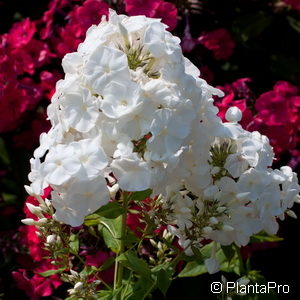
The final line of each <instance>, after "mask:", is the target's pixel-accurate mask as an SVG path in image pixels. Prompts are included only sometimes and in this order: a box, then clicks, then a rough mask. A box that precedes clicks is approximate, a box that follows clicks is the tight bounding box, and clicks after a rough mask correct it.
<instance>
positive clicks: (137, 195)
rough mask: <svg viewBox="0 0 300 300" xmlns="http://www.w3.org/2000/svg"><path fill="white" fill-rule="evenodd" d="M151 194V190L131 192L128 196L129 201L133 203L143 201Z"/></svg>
mask: <svg viewBox="0 0 300 300" xmlns="http://www.w3.org/2000/svg"><path fill="white" fill-rule="evenodd" d="M151 194H152V190H150V189H148V190H145V191H141V192H133V193H132V194H131V196H130V199H132V200H134V201H143V200H145V199H146V198H148V197H150V195H151Z"/></svg>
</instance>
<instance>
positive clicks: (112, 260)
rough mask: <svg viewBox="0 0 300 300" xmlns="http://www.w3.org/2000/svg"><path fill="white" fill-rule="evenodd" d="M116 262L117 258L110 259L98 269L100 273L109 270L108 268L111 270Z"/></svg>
mask: <svg viewBox="0 0 300 300" xmlns="http://www.w3.org/2000/svg"><path fill="white" fill-rule="evenodd" d="M114 262H115V258H114V257H110V258H108V259H107V260H106V261H105V262H104V264H103V265H101V267H100V268H99V269H98V271H104V270H107V269H108V268H110V267H111V266H112V264H113V263H114Z"/></svg>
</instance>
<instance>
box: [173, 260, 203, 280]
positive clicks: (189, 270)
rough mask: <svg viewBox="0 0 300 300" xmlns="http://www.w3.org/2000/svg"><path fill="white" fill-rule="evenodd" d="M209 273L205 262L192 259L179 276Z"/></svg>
mask: <svg viewBox="0 0 300 300" xmlns="http://www.w3.org/2000/svg"><path fill="white" fill-rule="evenodd" d="M205 273H207V268H206V266H205V265H204V262H203V263H200V262H198V261H190V262H188V263H187V264H186V266H185V267H184V269H183V270H182V271H181V272H180V273H179V275H178V277H195V276H198V275H201V274H205Z"/></svg>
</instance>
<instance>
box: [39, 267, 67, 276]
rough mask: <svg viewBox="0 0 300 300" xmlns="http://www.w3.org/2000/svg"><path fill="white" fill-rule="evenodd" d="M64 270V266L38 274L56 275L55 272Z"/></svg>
mask: <svg viewBox="0 0 300 300" xmlns="http://www.w3.org/2000/svg"><path fill="white" fill-rule="evenodd" d="M64 270H65V269H64V268H60V269H56V270H48V271H45V272H42V273H38V274H39V275H41V276H43V277H49V276H51V275H54V274H59V273H62V272H63V271H64Z"/></svg>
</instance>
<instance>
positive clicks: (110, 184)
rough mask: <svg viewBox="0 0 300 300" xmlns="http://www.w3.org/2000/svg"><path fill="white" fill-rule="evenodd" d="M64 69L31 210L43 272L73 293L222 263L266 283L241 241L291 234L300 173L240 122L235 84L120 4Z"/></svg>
mask: <svg viewBox="0 0 300 300" xmlns="http://www.w3.org/2000/svg"><path fill="white" fill-rule="evenodd" d="M200 42H203V43H205V38H203V39H202V40H201V41H200ZM231 46H232V45H231ZM231 46H230V47H231ZM231 48H232V47H231ZM217 58H219V56H216V59H217ZM62 67H63V70H64V73H65V76H64V79H61V80H59V81H58V82H57V84H56V91H55V93H54V95H53V96H52V101H51V104H50V105H49V106H48V108H47V115H48V119H49V120H50V122H51V129H50V130H49V131H48V133H43V134H42V135H41V136H40V146H39V147H38V148H37V149H36V150H35V151H34V156H33V158H31V160H30V163H31V172H30V174H29V180H30V182H31V184H30V185H29V186H26V190H27V192H28V193H29V195H30V196H31V201H29V202H27V209H28V211H27V218H26V219H23V220H22V222H23V223H24V224H26V225H28V226H29V228H35V230H36V234H37V236H38V238H39V242H40V243H41V244H42V245H43V251H44V253H43V254H42V255H43V256H44V257H46V258H47V259H48V262H49V268H48V269H47V270H43V271H41V272H39V275H41V276H44V277H45V278H48V277H51V276H56V277H55V278H56V279H57V278H59V280H61V281H62V282H65V283H66V284H68V294H69V295H68V298H67V299H136V300H140V299H146V298H147V297H150V296H151V294H152V293H153V292H154V291H155V290H159V291H160V292H161V293H163V294H166V292H167V290H168V287H169V286H170V284H171V282H172V280H173V279H175V278H177V277H189V276H197V275H200V274H204V273H210V274H213V273H216V272H218V271H220V270H221V271H224V272H229V273H233V274H235V276H236V278H237V279H238V278H242V279H241V280H246V281H247V282H256V281H258V280H260V279H261V278H260V275H259V274H258V273H256V272H253V271H252V270H251V266H250V265H249V264H247V265H245V264H244V262H243V259H242V256H241V252H240V247H242V246H246V245H247V244H249V243H250V242H251V241H252V240H253V239H256V240H260V241H266V240H269V241H270V240H271V241H272V240H273V241H276V240H278V238H277V237H276V236H275V234H276V233H277V231H278V219H280V220H283V219H285V216H286V215H289V216H292V217H295V213H294V212H293V211H292V210H291V208H292V207H293V205H294V203H296V202H299V191H300V186H299V184H298V179H297V176H296V174H295V173H294V172H293V171H292V169H291V168H290V167H288V166H283V167H281V168H280V169H272V164H273V160H274V153H273V148H272V147H271V146H270V143H269V139H268V138H267V137H266V136H264V135H262V134H260V133H259V132H258V131H252V132H250V131H247V130H245V129H244V128H243V127H242V126H241V125H240V124H239V122H240V121H241V120H242V117H243V115H242V112H241V109H239V108H238V107H237V106H233V107H229V108H228V107H226V110H224V114H223V116H222V117H223V121H222V119H221V118H220V117H219V116H218V113H219V110H218V108H217V107H216V106H215V104H214V101H215V100H214V98H217V97H223V96H224V93H223V91H222V90H221V89H217V88H214V87H212V86H210V85H209V84H208V83H207V82H206V81H205V80H204V79H203V78H201V74H200V72H199V70H198V68H196V67H195V66H194V65H193V64H192V63H191V61H190V60H189V59H187V58H186V57H184V56H183V54H182V49H181V46H180V39H179V38H178V37H175V36H174V35H172V34H171V33H170V32H169V31H168V30H167V25H165V24H164V23H162V22H161V21H160V20H159V19H156V18H149V17H145V16H142V15H139V16H131V17H128V16H125V15H118V14H117V13H116V12H115V11H113V10H110V11H109V15H108V17H107V18H106V17H105V16H103V17H102V20H101V22H100V23H99V25H93V26H91V27H90V28H89V29H88V30H87V33H86V38H85V40H84V41H83V42H82V43H80V44H79V45H78V49H77V51H76V52H73V53H68V54H66V55H65V56H64V58H63V60H62ZM216 101H218V100H216ZM259 105H263V104H260V102H258V104H257V106H258V107H259ZM33 199H34V200H33Z"/></svg>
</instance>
